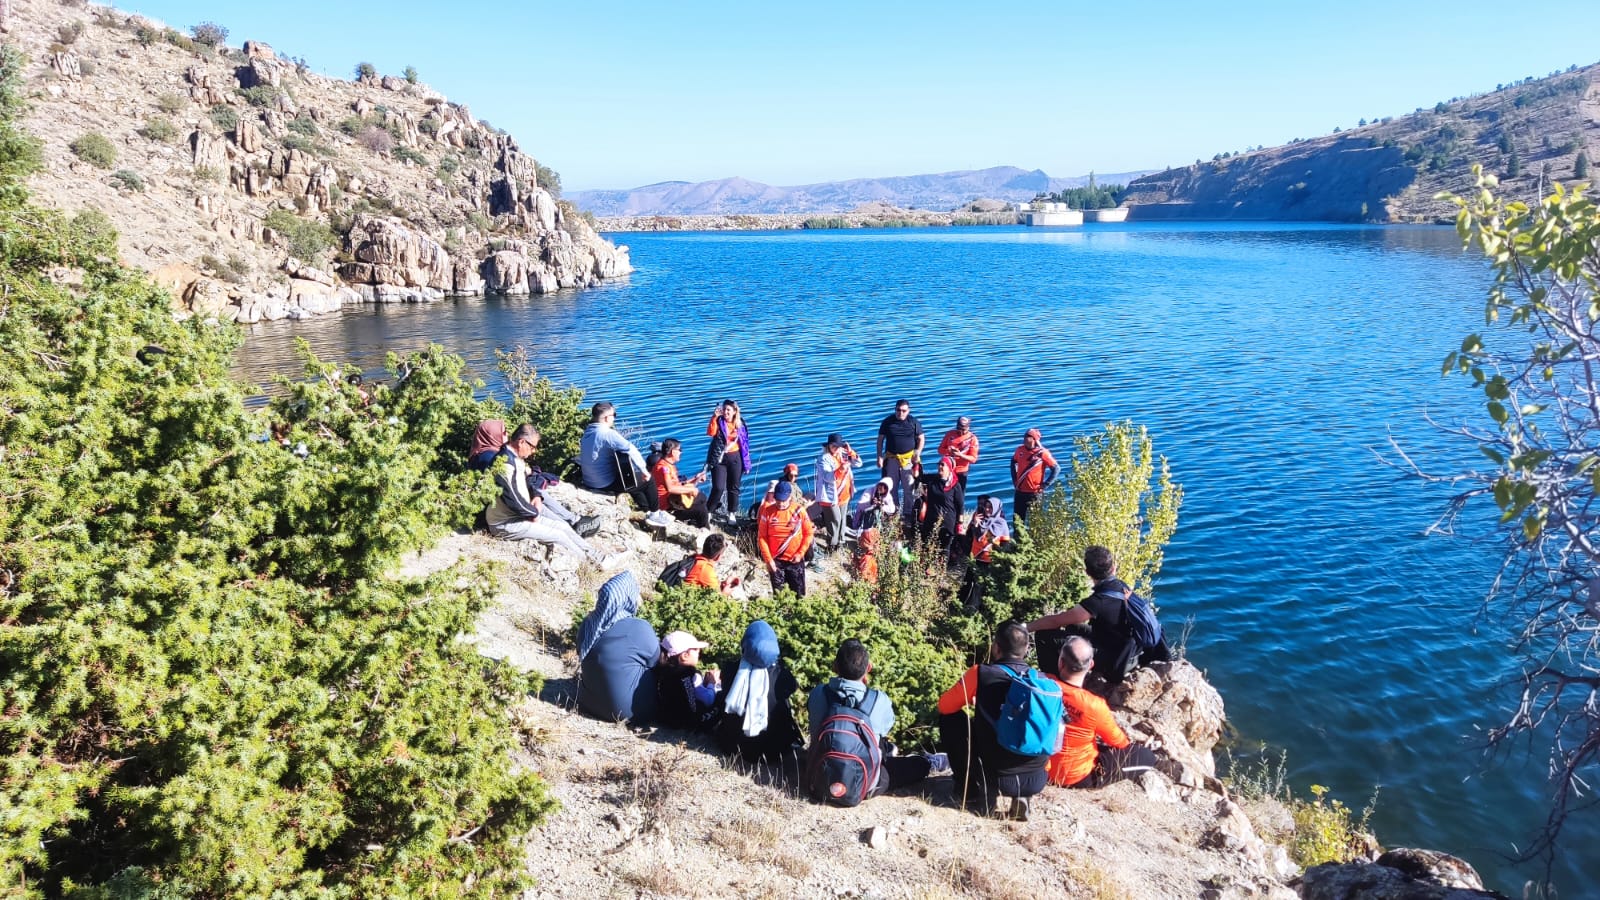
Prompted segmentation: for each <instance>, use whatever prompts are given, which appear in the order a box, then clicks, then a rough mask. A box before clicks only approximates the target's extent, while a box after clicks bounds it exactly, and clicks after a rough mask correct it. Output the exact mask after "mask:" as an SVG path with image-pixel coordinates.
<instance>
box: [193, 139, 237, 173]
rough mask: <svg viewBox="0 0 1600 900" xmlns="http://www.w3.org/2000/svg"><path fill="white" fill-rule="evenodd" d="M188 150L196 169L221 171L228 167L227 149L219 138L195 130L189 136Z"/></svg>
mask: <svg viewBox="0 0 1600 900" xmlns="http://www.w3.org/2000/svg"><path fill="white" fill-rule="evenodd" d="M189 149H190V150H191V151H192V152H193V159H194V167H195V168H196V169H216V170H219V171H220V170H222V169H224V168H226V167H227V165H228V148H227V146H226V144H224V143H223V141H222V140H221V139H220V138H217V137H215V136H213V135H211V134H209V133H207V132H205V131H201V130H199V129H196V130H195V132H194V133H193V134H191V135H189Z"/></svg>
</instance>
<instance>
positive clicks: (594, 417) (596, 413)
mask: <svg viewBox="0 0 1600 900" xmlns="http://www.w3.org/2000/svg"><path fill="white" fill-rule="evenodd" d="M616 421H617V408H616V407H615V406H613V405H612V404H610V403H606V402H603V401H602V402H600V403H596V404H595V405H594V406H593V407H591V408H590V409H589V426H588V427H587V428H585V429H584V430H583V436H582V437H581V438H579V439H578V468H579V470H580V471H581V472H582V478H583V486H584V487H586V488H588V489H589V490H591V491H600V492H602V493H607V494H623V493H625V494H627V495H628V496H629V497H632V498H633V502H634V504H635V505H636V506H638V508H639V509H643V510H646V511H649V512H655V511H656V510H657V508H658V504H657V503H656V486H655V485H654V484H652V483H651V481H650V467H649V466H647V465H645V461H644V456H643V455H642V454H640V453H639V448H638V447H635V446H634V445H633V442H632V441H630V440H628V439H627V438H625V437H623V436H622V434H621V432H619V431H617V429H616ZM624 466H629V467H631V469H629V470H628V474H629V475H630V476H632V477H630V478H629V479H628V481H630V482H634V481H636V482H637V483H635V484H633V485H632V486H631V487H630V486H628V485H627V484H625V483H624V480H623V473H624V469H623V467H624Z"/></svg>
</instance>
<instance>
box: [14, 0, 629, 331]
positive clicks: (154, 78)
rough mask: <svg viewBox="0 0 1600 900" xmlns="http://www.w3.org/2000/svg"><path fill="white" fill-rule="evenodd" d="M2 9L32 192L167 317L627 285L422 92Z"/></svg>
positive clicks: (540, 173)
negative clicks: (135, 280)
mask: <svg viewBox="0 0 1600 900" xmlns="http://www.w3.org/2000/svg"><path fill="white" fill-rule="evenodd" d="M8 6H9V17H8V22H7V27H8V33H7V34H6V35H5V40H6V41H7V42H8V43H12V44H14V45H16V46H18V47H20V48H21V49H22V50H23V52H25V53H26V54H27V56H28V58H29V59H30V65H29V69H28V73H27V81H28V85H27V94H28V97H29V100H30V104H31V110H30V116H29V119H28V122H27V127H28V129H29V130H30V131H31V132H32V133H33V134H35V135H37V136H38V137H39V138H40V139H41V141H42V143H43V148H44V156H45V166H44V170H43V171H42V172H41V173H40V174H38V175H36V176H35V177H34V178H33V180H32V181H31V182H30V188H31V190H32V191H33V193H34V195H35V197H36V198H37V199H38V200H39V201H40V202H41V203H44V204H48V205H53V206H57V207H60V208H63V209H66V210H69V211H79V210H85V209H97V210H99V211H100V212H102V213H104V214H105V215H106V216H107V217H109V219H110V221H111V224H113V225H114V226H115V227H116V228H117V230H118V231H119V232H120V233H121V235H122V252H123V254H124V256H125V259H126V261H127V262H128V263H130V264H132V265H135V266H138V267H140V268H143V269H146V270H148V271H151V272H153V273H155V274H156V277H157V279H158V280H159V281H161V282H162V283H164V284H165V285H167V286H168V287H170V288H171V289H172V291H173V294H174V299H175V302H176V303H177V304H178V305H179V312H180V313H183V314H198V315H204V316H211V317H217V318H227V319H235V320H238V321H241V322H255V321H260V320H263V319H280V318H285V317H298V316H301V315H307V314H313V313H320V312H329V311H333V310H337V309H339V308H340V307H342V306H343V305H345V304H350V303H363V302H396V301H419V300H432V299H437V298H439V297H442V296H444V295H445V294H447V293H455V294H482V293H544V292H549V291H554V290H557V289H561V288H576V287H586V286H589V285H593V284H595V283H596V282H598V281H600V280H602V279H605V278H612V277H616V276H620V275H624V274H626V273H628V272H629V271H630V266H629V262H628V254H627V249H626V248H625V247H616V246H614V245H612V244H611V243H610V242H608V241H606V240H604V239H602V238H600V237H599V236H598V235H597V234H596V233H595V231H594V228H593V227H592V225H591V223H590V221H588V219H587V217H586V216H584V215H582V214H580V213H578V211H577V210H575V209H574V208H573V207H572V206H571V205H570V204H568V203H566V202H565V201H562V200H559V199H558V198H557V197H556V196H555V194H554V193H553V192H552V190H551V189H550V188H552V187H554V186H555V178H554V177H553V173H550V172H549V170H547V169H543V168H542V167H541V166H539V164H538V163H537V161H536V160H535V159H534V157H532V156H530V155H529V154H528V153H527V152H525V151H524V150H523V149H522V148H521V147H520V146H519V145H518V143H517V141H516V140H515V139H514V138H512V137H511V136H510V135H507V134H505V133H503V132H500V131H497V130H496V129H494V128H493V127H492V126H490V125H489V124H488V123H486V122H481V121H478V120H475V119H474V118H473V117H472V113H471V112H470V110H469V109H468V108H467V107H466V106H464V105H462V104H459V103H453V102H450V101H448V100H446V99H445V98H444V97H443V96H441V95H439V94H438V93H436V92H434V91H432V90H430V89H429V88H428V87H427V86H426V85H424V84H422V83H420V82H416V81H414V80H407V79H406V78H402V77H400V76H396V75H383V76H380V75H378V74H376V73H371V74H369V75H367V76H365V77H362V78H361V79H359V80H358V81H355V82H351V81H343V80H340V79H335V78H327V77H324V76H321V75H317V74H315V73H313V72H311V71H309V70H307V69H306V68H305V67H304V66H301V65H297V64H296V63H295V62H293V61H291V60H288V59H284V58H282V57H279V56H278V55H277V54H276V53H274V52H273V50H272V48H270V47H268V46H266V45H264V44H260V43H256V42H250V41H245V42H244V46H243V47H242V48H238V49H235V48H232V47H228V46H225V45H222V44H218V45H217V46H214V47H213V46H210V45H208V44H207V43H205V42H197V41H195V40H193V39H192V38H190V37H189V36H188V33H186V32H180V31H178V30H177V29H174V28H169V27H168V26H166V25H164V24H162V23H159V22H154V21H151V20H149V19H146V18H143V17H141V16H138V15H134V14H130V13H126V12H123V11H120V10H115V9H111V8H109V7H103V6H96V5H85V4H83V3H81V2H72V0H69V2H66V3H62V2H58V0H9V2H8ZM96 136H98V138H100V139H103V140H98V141H97V140H96ZM74 147H76V149H74ZM269 217H271V218H270V219H269Z"/></svg>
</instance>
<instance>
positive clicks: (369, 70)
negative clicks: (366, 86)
mask: <svg viewBox="0 0 1600 900" xmlns="http://www.w3.org/2000/svg"><path fill="white" fill-rule="evenodd" d="M377 77H378V67H377V66H374V65H373V64H372V63H369V62H364V63H356V80H357V81H361V80H363V79H369V78H377Z"/></svg>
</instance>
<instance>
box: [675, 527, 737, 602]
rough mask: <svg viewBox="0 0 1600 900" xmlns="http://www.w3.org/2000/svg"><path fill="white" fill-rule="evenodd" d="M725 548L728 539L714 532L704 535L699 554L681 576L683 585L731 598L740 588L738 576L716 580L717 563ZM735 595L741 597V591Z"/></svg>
mask: <svg viewBox="0 0 1600 900" xmlns="http://www.w3.org/2000/svg"><path fill="white" fill-rule="evenodd" d="M727 546H728V539H727V537H725V536H723V535H722V534H721V533H719V532H715V531H714V532H712V533H711V534H708V535H706V539H705V540H704V541H703V542H701V544H700V552H699V553H696V554H695V556H694V562H693V563H691V564H690V566H689V571H688V572H687V573H686V574H685V575H684V576H683V583H684V584H692V585H696V586H698V587H703V588H710V589H711V590H713V591H717V592H719V593H721V594H722V595H723V596H724V597H728V596H732V595H733V592H734V589H735V588H738V587H739V586H740V579H739V576H737V575H735V576H733V577H732V578H723V579H719V578H717V562H718V561H720V560H721V559H722V552H723V550H724V549H726V548H727ZM737 593H738V594H739V595H740V596H741V597H742V596H743V592H742V591H739V592H737Z"/></svg>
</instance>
